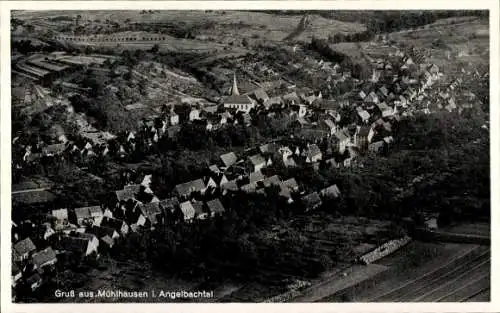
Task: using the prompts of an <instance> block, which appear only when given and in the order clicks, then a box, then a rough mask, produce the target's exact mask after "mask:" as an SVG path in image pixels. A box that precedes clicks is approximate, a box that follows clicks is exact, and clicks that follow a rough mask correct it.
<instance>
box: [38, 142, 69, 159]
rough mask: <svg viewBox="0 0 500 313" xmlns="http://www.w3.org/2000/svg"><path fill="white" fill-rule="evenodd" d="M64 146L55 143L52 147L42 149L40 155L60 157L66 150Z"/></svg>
mask: <svg viewBox="0 0 500 313" xmlns="http://www.w3.org/2000/svg"><path fill="white" fill-rule="evenodd" d="M66 147H67V146H66V144H64V143H56V144H52V145H48V146H46V147H44V148H42V154H43V155H44V156H56V155H61V154H62V153H63V152H64V151H65V150H66Z"/></svg>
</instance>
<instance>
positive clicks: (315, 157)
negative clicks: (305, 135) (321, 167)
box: [306, 144, 323, 163]
mask: <svg viewBox="0 0 500 313" xmlns="http://www.w3.org/2000/svg"><path fill="white" fill-rule="evenodd" d="M322 157H323V154H322V153H321V150H320V149H319V147H318V146H317V145H316V144H312V145H310V146H309V147H308V148H307V152H306V163H315V162H318V161H320V160H321V158H322Z"/></svg>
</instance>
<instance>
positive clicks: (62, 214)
mask: <svg viewBox="0 0 500 313" xmlns="http://www.w3.org/2000/svg"><path fill="white" fill-rule="evenodd" d="M52 216H54V217H55V218H56V219H58V220H67V219H68V209H58V210H52Z"/></svg>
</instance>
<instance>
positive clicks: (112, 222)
mask: <svg viewBox="0 0 500 313" xmlns="http://www.w3.org/2000/svg"><path fill="white" fill-rule="evenodd" d="M124 224H125V222H124V221H122V220H119V219H116V218H112V217H107V216H104V217H103V218H102V221H101V227H110V228H113V229H116V230H120V229H121V228H122V226H123V225H124Z"/></svg>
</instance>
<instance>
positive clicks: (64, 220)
mask: <svg viewBox="0 0 500 313" xmlns="http://www.w3.org/2000/svg"><path fill="white" fill-rule="evenodd" d="M51 215H52V216H53V217H54V218H55V226H54V227H55V228H57V229H58V228H61V227H64V225H67V224H68V222H69V219H68V209H58V210H52V214H51Z"/></svg>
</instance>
